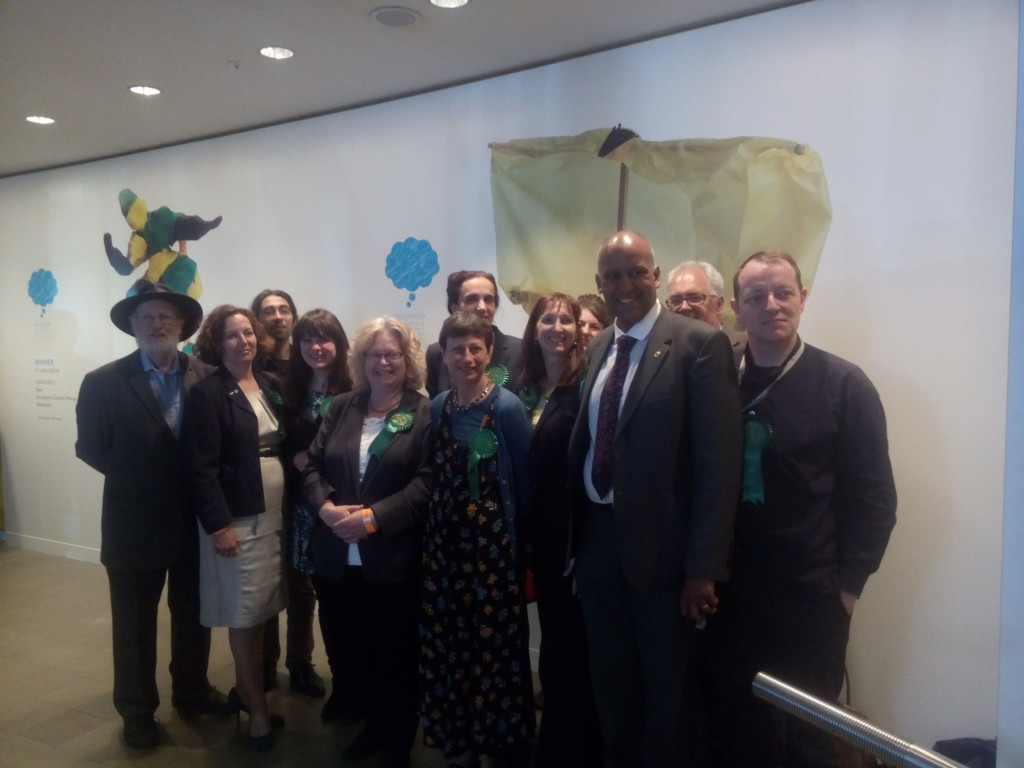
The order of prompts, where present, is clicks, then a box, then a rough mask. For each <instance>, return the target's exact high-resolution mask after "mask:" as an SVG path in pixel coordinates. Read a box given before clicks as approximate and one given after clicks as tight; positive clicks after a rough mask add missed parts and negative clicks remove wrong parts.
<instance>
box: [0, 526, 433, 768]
mask: <svg viewBox="0 0 1024 768" xmlns="http://www.w3.org/2000/svg"><path fill="white" fill-rule="evenodd" d="M168 620H169V618H168V614H167V611H166V608H165V609H163V610H162V611H161V615H160V621H161V627H160V639H161V643H160V646H159V650H158V671H157V683H158V685H159V688H160V695H161V698H162V699H163V703H162V704H161V705H160V709H159V711H158V712H157V717H158V718H159V720H160V721H161V724H162V726H163V728H164V729H165V735H164V741H163V743H162V744H161V746H160V747H158V748H157V749H155V750H151V751H147V752H136V751H134V750H131V749H129V748H128V747H126V746H125V745H124V743H123V742H122V741H121V721H120V718H119V717H118V716H117V712H116V711H115V710H114V705H113V703H112V701H111V691H112V685H113V683H112V675H113V673H112V664H111V658H110V653H111V651H110V606H109V603H108V593H107V579H106V573H105V571H104V570H103V568H102V567H101V566H99V565H93V564H90V563H81V562H77V561H74V560H67V559H64V558H60V557H54V556H51V555H44V554H39V553H37V552H31V551H28V550H24V549H15V548H12V547H9V546H6V545H4V544H0V768H12V767H14V766H18V767H19V768H21V767H22V766H30V767H31V768H51V767H52V768H57V767H58V766H60V767H62V768H63V767H65V766H68V767H70V766H75V768H96V767H98V766H128V765H140V764H141V765H146V766H152V767H153V768H162V767H163V766H167V767H168V768H170V766H211V767H212V766H217V767H218V768H220V766H308V767H311V768H318V767H319V766H345V765H352V766H362V765H366V766H368V767H369V768H372V767H373V766H375V765H376V761H375V758H368V759H367V760H364V761H362V762H361V763H346V762H345V761H344V760H343V759H342V758H341V750H342V749H343V748H344V746H345V745H346V744H347V743H348V742H349V740H351V739H352V738H353V737H354V736H355V734H356V732H357V731H358V728H359V726H358V725H354V724H350V725H340V726H336V725H332V726H328V727H324V726H322V725H321V724H320V718H319V712H320V704H321V703H322V701H323V700H322V699H321V700H313V699H309V698H306V697H304V696H300V695H291V694H289V693H288V679H287V674H286V673H285V670H284V667H283V665H282V666H281V667H280V669H279V672H280V674H279V681H280V684H281V687H280V689H279V690H278V691H275V692H274V693H273V694H271V702H270V703H271V707H272V708H273V709H274V711H276V712H280V713H282V714H283V715H285V717H286V718H287V723H288V725H287V728H285V730H284V731H279V732H276V733H275V740H274V748H273V750H272V751H271V752H269V753H267V754H264V755H257V754H254V753H253V752H251V751H250V750H249V749H248V747H247V744H246V739H245V735H246V733H247V730H246V726H245V719H244V716H243V719H242V727H241V728H240V729H238V728H236V725H235V720H234V718H219V719H213V718H201V719H199V720H197V721H192V722H186V721H184V720H182V719H181V718H180V717H179V716H178V714H177V712H176V711H175V710H174V709H173V708H172V707H171V706H170V676H169V674H168V672H167V663H168V661H169V659H170V655H169V640H168V638H169V632H168V627H167V621H168ZM281 624H282V625H283V624H284V622H283V621H282V622H281ZM316 642H317V648H316V653H315V655H314V659H313V661H314V663H315V664H316V665H317V669H318V670H319V671H320V672H321V673H324V672H325V671H326V669H327V661H326V659H325V658H324V655H323V645H322V643H321V642H320V637H319V631H318V632H317V639H316ZM233 679H234V671H233V665H232V662H231V653H230V650H229V649H228V643H227V631H226V630H223V629H219V630H214V633H213V650H212V652H211V655H210V681H211V682H212V683H213V684H214V685H215V686H216V687H218V688H219V689H220V690H221V691H224V692H225V693H226V692H227V691H228V689H229V688H230V687H231V685H232V683H233ZM412 764H413V766H414V768H435V767H436V766H445V765H447V762H446V761H445V760H444V759H443V758H442V756H441V755H440V753H438V752H436V751H434V750H430V749H427V748H425V747H423V746H422V745H421V744H420V743H419V740H417V746H416V747H415V749H414V751H413V755H412Z"/></svg>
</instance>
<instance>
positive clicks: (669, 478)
mask: <svg viewBox="0 0 1024 768" xmlns="http://www.w3.org/2000/svg"><path fill="white" fill-rule="evenodd" d="M660 278H661V272H660V269H659V268H658V267H657V266H656V265H655V262H654V252H653V249H652V248H651V244H650V243H649V242H648V241H647V240H646V239H645V238H644V237H642V236H641V235H638V234H636V233H633V232H618V233H616V234H614V235H612V236H611V237H609V238H608V239H607V240H605V242H604V243H603V244H602V245H601V248H600V250H599V251H598V260H597V275H596V282H597V288H598V291H600V292H601V293H602V294H603V295H604V299H605V301H606V302H607V304H608V308H609V310H611V312H612V315H613V316H614V317H615V323H614V324H613V325H612V326H611V327H609V328H607V329H605V330H604V331H603V332H602V333H601V334H600V335H599V336H598V337H597V338H596V339H594V340H593V341H592V342H591V343H590V359H589V367H588V373H587V377H586V381H585V385H584V391H583V403H582V407H581V408H580V415H579V419H578V420H577V423H576V426H575V429H574V430H573V434H572V439H571V441H570V445H569V461H570V472H571V473H572V479H573V482H574V485H575V500H574V507H573V514H574V554H575V573H576V578H577V583H578V586H579V594H580V599H581V600H582V602H583V612H584V619H585V623H586V628H587V642H588V646H589V649H590V654H591V656H590V661H591V669H592V674H593V680H594V689H595V696H596V701H597V707H598V714H599V717H600V720H601V730H602V736H603V738H604V741H605V765H606V766H607V767H608V768H612V767H614V768H625V767H629V768H634V767H635V768H671V766H683V765H687V764H689V763H688V758H689V756H690V755H691V754H692V751H693V744H692V740H691V729H692V726H693V723H692V714H693V711H692V710H693V700H694V697H693V695H692V688H693V685H694V683H695V666H696V664H697V661H698V660H697V646H698V644H699V643H698V641H699V638H700V635H699V629H698V622H701V623H702V622H703V620H704V619H705V618H706V617H709V616H710V615H711V614H713V613H714V612H715V610H716V607H717V604H718V599H717V597H716V595H715V581H716V580H721V579H724V578H726V577H727V575H728V556H729V549H730V545H731V540H732V532H733V521H734V516H735V510H736V501H737V495H738V490H739V482H740V467H741V450H742V435H741V424H740V414H739V398H738V395H737V390H736V372H735V368H734V365H733V361H732V351H731V346H730V344H729V341H728V339H727V338H726V336H725V334H723V333H721V332H720V331H716V330H715V329H713V328H711V327H710V326H709V325H708V324H706V323H702V322H699V321H697V320H692V319H690V318H686V317H682V316H680V315H676V314H674V313H672V312H669V311H668V310H665V309H663V308H662V307H661V306H660V305H659V303H658V300H657V289H658V287H659V286H660ZM624 336H626V337H630V338H631V339H632V340H631V341H630V340H627V341H626V342H625V345H624V344H623V342H620V341H619V338H620V337H624ZM630 345H631V346H630ZM616 358H624V359H622V360H620V365H619V366H616V363H615V361H616ZM626 359H628V364H627V363H626ZM617 367H618V368H619V372H618V374H617V372H616V368H617ZM623 376H624V381H623ZM617 377H618V381H619V382H620V383H619V384H616V383H615V381H616V378H617ZM616 389H620V390H621V393H620V395H619V396H618V398H617V399H614V398H608V397H605V402H604V403H602V397H603V396H604V395H605V394H606V390H607V391H608V392H609V393H614V392H615V390H616ZM602 406H604V407H602ZM613 412H617V413H618V416H617V424H612V423H611V422H608V419H609V418H611V414H612V413H613ZM609 426H611V427H612V428H611V429H609ZM612 435H614V437H612Z"/></svg>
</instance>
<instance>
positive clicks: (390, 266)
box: [384, 237, 441, 307]
mask: <svg viewBox="0 0 1024 768" xmlns="http://www.w3.org/2000/svg"><path fill="white" fill-rule="evenodd" d="M440 271H441V267H440V265H439V264H438V262H437V253H436V252H435V251H434V249H433V248H432V247H431V245H430V243H429V242H428V241H426V240H417V239H416V238H414V237H407V238H406V239H405V240H403V241H402V242H401V243H395V244H394V245H393V246H391V253H389V254H388V258H387V261H386V262H385V265H384V274H385V275H386V276H387V277H388V279H389V280H391V282H392V283H394V286H395V287H396V288H401V289H402V290H405V291H409V300H408V301H407V302H405V306H407V307H411V306H412V303H413V302H414V301H416V290H417V289H419V288H426V287H427V286H428V285H430V281H431V280H432V279H433V277H434V275H436V274H437V273H438V272H440Z"/></svg>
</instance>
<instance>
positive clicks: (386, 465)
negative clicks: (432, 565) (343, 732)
mask: <svg viewBox="0 0 1024 768" xmlns="http://www.w3.org/2000/svg"><path fill="white" fill-rule="evenodd" d="M349 372H350V373H351V375H352V379H353V381H354V390H353V391H352V392H349V393H347V394H343V395H339V396H338V397H336V398H334V401H333V402H332V403H331V407H330V409H329V410H328V412H327V416H326V417H325V418H324V421H323V424H321V426H320V430H319V431H318V432H317V435H316V437H315V438H314V440H313V443H312V444H311V445H310V447H309V450H308V452H307V458H308V464H307V466H306V469H305V472H304V473H303V492H304V495H305V498H306V501H307V503H308V504H309V506H310V509H312V510H315V511H316V513H317V517H318V522H317V525H316V527H315V528H314V530H313V538H312V560H313V571H314V573H313V585H314V587H315V588H316V592H317V599H318V600H319V601H320V629H321V633H322V634H323V638H324V647H325V649H326V650H327V659H328V662H329V664H330V667H331V674H332V675H333V677H334V684H333V687H332V691H331V697H330V698H329V699H328V700H327V703H326V704H325V705H324V709H323V711H322V712H321V718H322V719H323V720H324V721H325V722H330V721H331V720H336V719H339V718H341V717H344V716H350V717H352V716H354V717H363V718H364V719H365V722H364V725H363V729H362V731H360V733H359V734H358V735H357V736H356V737H355V739H354V740H353V741H352V742H351V743H350V744H349V745H348V747H347V748H346V749H345V751H344V757H345V759H346V760H361V759H363V758H366V757H369V756H371V755H373V754H375V753H377V752H379V751H383V753H382V755H381V759H380V762H379V764H378V765H379V767H380V768H406V766H408V765H409V750H410V749H411V747H412V743H413V740H414V739H415V736H416V693H417V688H418V686H417V680H418V678H417V653H416V652H417V631H416V626H417V619H418V616H419V601H420V585H421V580H420V553H421V539H422V527H421V521H422V516H423V514H424V511H425V509H426V506H427V500H428V496H429V487H428V481H429V478H430V474H431V468H430V445H431V443H430V412H429V408H428V402H427V400H426V398H424V397H423V396H422V395H421V394H419V392H417V390H419V389H420V388H422V386H423V381H424V376H425V365H424V360H423V353H422V351H421V350H420V341H419V339H418V338H416V335H415V334H414V333H413V332H412V331H411V330H410V328H409V326H407V325H406V324H405V323H403V322H401V321H399V320H396V319H395V318H393V317H380V318H377V319H375V320H370V321H368V322H366V323H364V324H363V325H362V326H361V327H360V328H359V330H358V331H357V332H356V336H355V339H354V340H353V341H352V349H351V351H350V352H349Z"/></svg>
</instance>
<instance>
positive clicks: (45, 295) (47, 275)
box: [28, 269, 57, 317]
mask: <svg viewBox="0 0 1024 768" xmlns="http://www.w3.org/2000/svg"><path fill="white" fill-rule="evenodd" d="M28 295H29V297H30V298H31V299H32V303H33V304H38V305H39V306H40V307H42V310H40V312H39V316H40V317H42V316H43V315H45V314H46V305H47V304H52V303H53V299H54V297H56V295H57V278H56V277H54V276H53V272H51V271H50V270H48V269H37V270H36V271H35V272H33V273H32V277H31V278H29V281H28Z"/></svg>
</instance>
